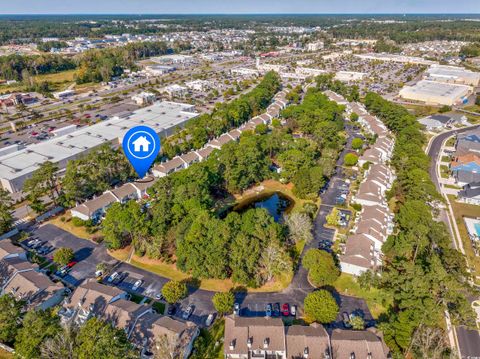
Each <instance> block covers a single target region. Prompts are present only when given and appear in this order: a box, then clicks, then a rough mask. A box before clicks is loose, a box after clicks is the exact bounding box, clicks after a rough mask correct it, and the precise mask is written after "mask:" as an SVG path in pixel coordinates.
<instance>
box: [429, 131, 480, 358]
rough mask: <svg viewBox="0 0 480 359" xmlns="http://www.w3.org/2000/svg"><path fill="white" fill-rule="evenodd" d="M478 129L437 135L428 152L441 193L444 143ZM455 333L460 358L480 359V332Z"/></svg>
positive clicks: (444, 216) (461, 328)
mask: <svg viewBox="0 0 480 359" xmlns="http://www.w3.org/2000/svg"><path fill="white" fill-rule="evenodd" d="M477 128H480V125H477V126H472V127H469V128H462V129H457V130H452V131H448V132H445V133H442V134H440V135H437V136H436V137H434V138H433V140H432V141H431V143H430V147H429V148H428V152H427V154H428V156H429V157H430V158H431V162H430V170H429V172H430V177H431V179H432V181H433V182H434V183H435V185H436V187H437V189H438V191H439V192H441V186H440V183H439V178H438V174H437V170H436V168H437V164H438V159H439V155H440V151H441V149H442V145H443V142H444V141H445V140H446V139H447V138H449V137H450V136H452V135H458V134H461V133H464V132H467V131H470V130H473V129H477ZM442 212H444V213H443V214H441V215H440V217H441V218H442V220H443V221H444V222H445V223H446V224H447V227H449V228H450V223H449V222H448V217H447V216H448V214H447V213H446V211H442ZM450 229H451V228H450ZM451 237H452V242H453V245H454V248H457V245H456V243H455V239H454V234H453V230H452V229H451ZM455 332H456V336H457V340H458V347H459V348H458V349H459V352H460V353H459V354H460V358H462V359H463V358H480V334H479V332H478V330H471V329H468V328H466V327H465V326H456V327H455Z"/></svg>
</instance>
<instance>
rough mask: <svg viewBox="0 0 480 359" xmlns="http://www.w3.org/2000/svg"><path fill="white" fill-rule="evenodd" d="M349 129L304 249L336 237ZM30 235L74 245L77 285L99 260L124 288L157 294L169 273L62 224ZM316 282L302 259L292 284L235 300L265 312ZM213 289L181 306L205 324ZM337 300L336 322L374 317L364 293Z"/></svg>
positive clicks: (244, 308)
mask: <svg viewBox="0 0 480 359" xmlns="http://www.w3.org/2000/svg"><path fill="white" fill-rule="evenodd" d="M346 130H347V132H348V133H349V139H348V142H347V145H346V146H345V149H344V150H343V152H342V153H341V155H340V157H339V159H338V162H337V171H336V174H335V175H333V176H332V178H331V180H330V184H329V186H328V189H327V190H326V191H325V192H324V193H323V194H322V195H321V198H322V205H321V206H320V209H319V211H318V214H317V217H316V218H315V221H314V222H315V223H314V240H313V241H312V242H311V243H309V244H307V245H306V246H305V249H304V253H305V251H306V250H308V249H310V248H318V247H319V246H320V244H321V242H322V241H323V242H324V241H329V242H333V239H334V230H332V229H328V228H325V227H324V224H325V223H326V216H327V214H328V213H329V212H330V211H331V208H332V206H333V205H335V199H336V198H337V197H338V196H339V194H340V189H339V187H341V186H344V185H345V182H344V180H343V172H342V167H341V166H342V164H343V157H344V156H345V154H346V153H348V152H349V151H350V147H351V146H350V145H351V140H352V136H353V134H354V132H353V129H352V128H351V127H350V126H347V127H346ZM31 230H32V236H33V237H34V238H39V239H41V240H42V241H46V242H48V243H49V244H51V245H54V246H55V247H56V248H58V247H70V248H72V249H73V250H74V251H75V255H76V259H77V260H78V262H79V263H78V264H76V265H75V266H74V267H73V269H72V271H71V272H70V273H69V274H68V275H67V276H66V277H65V278H64V280H65V281H66V282H67V283H68V284H70V285H73V286H77V285H79V284H80V283H81V282H82V281H84V280H85V279H87V278H92V277H94V273H95V270H96V265H97V264H98V263H107V264H109V265H111V266H112V268H113V269H112V271H117V272H119V273H125V274H127V277H126V278H125V279H124V280H123V281H121V282H120V283H119V284H117V286H118V287H120V288H121V289H124V290H126V291H129V292H132V293H136V294H142V295H145V296H149V297H152V298H154V297H155V296H156V295H157V294H159V293H160V292H161V289H162V287H163V285H164V284H165V283H166V282H167V281H168V279H167V278H164V277H161V276H159V275H157V274H155V273H152V272H149V271H146V270H144V269H141V268H137V267H135V266H133V265H131V264H128V263H125V262H119V261H117V260H116V259H114V258H112V257H111V256H110V255H109V254H108V252H107V250H106V248H105V247H104V246H103V245H99V244H96V243H94V242H91V241H88V240H85V239H81V238H78V237H76V236H74V235H72V234H70V233H68V232H65V231H63V230H62V229H60V228H58V227H55V226H53V225H51V224H46V225H41V226H39V227H32V229H31ZM139 279H141V280H142V281H143V284H142V286H141V287H140V288H139V289H137V290H136V291H133V289H132V286H133V284H134V283H135V282H136V281H137V280H139ZM313 290H314V288H313V287H312V286H311V285H310V284H309V282H308V279H307V271H306V270H305V268H303V266H302V265H301V264H300V266H299V268H298V269H297V270H296V272H295V275H294V278H293V280H292V283H291V284H290V285H289V287H288V288H286V289H285V290H283V291H282V292H273V293H237V295H236V300H237V302H238V303H239V304H240V306H241V313H242V315H245V316H258V315H264V313H265V305H266V304H267V303H277V302H278V303H281V304H283V303H289V304H290V305H297V307H299V308H301V307H303V300H304V298H305V296H306V295H307V294H308V293H309V292H311V291H313ZM213 294H214V292H211V291H206V290H202V289H198V288H193V287H191V288H190V295H189V296H188V297H187V298H185V299H184V300H183V301H181V303H180V307H181V308H186V307H187V306H188V305H193V306H194V307H195V310H194V313H193V315H192V317H191V318H190V319H191V320H193V321H194V322H196V323H197V324H200V325H202V324H203V323H204V322H205V319H206V317H207V316H208V314H209V313H211V312H213V311H214V308H213V305H212V301H211V299H212V296H213ZM336 297H337V300H338V303H339V305H340V312H339V315H338V317H337V321H336V322H335V323H334V324H333V325H332V327H336V326H340V325H341V322H342V317H341V316H342V313H343V312H348V313H351V312H354V311H356V312H361V313H363V314H364V317H365V320H366V322H367V323H371V324H373V318H372V316H371V313H370V311H369V309H368V307H367V305H366V302H365V301H364V300H363V299H359V298H355V297H349V296H344V295H339V294H338V293H337V294H336ZM181 313H182V310H179V311H177V315H181Z"/></svg>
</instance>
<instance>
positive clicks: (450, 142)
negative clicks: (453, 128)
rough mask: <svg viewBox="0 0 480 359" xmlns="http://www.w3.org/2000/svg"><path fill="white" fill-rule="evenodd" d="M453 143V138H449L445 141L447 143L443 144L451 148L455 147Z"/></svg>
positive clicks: (454, 139)
mask: <svg viewBox="0 0 480 359" xmlns="http://www.w3.org/2000/svg"><path fill="white" fill-rule="evenodd" d="M455 141H456V138H455V136H453V137H450V138H449V139H448V140H447V142H445V146H447V147H453V146H455Z"/></svg>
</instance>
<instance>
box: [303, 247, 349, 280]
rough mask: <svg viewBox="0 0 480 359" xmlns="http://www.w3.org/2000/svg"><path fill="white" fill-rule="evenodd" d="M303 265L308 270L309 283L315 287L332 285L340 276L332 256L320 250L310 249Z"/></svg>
mask: <svg viewBox="0 0 480 359" xmlns="http://www.w3.org/2000/svg"><path fill="white" fill-rule="evenodd" d="M302 263H303V266H304V267H305V268H306V269H307V270H308V279H309V281H310V282H311V283H312V285H314V286H315V287H322V286H324V285H332V284H333V283H334V282H335V280H336V279H337V278H338V276H339V275H340V270H339V269H338V268H337V266H336V265H335V261H334V260H333V257H332V255H331V254H330V253H328V252H326V251H323V250H320V249H313V248H312V249H309V250H308V251H307V252H306V253H305V256H304V257H303V260H302Z"/></svg>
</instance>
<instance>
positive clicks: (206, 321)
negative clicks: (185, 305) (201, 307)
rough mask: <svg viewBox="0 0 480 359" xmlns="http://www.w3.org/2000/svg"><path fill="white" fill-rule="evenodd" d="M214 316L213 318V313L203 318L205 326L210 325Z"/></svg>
mask: <svg viewBox="0 0 480 359" xmlns="http://www.w3.org/2000/svg"><path fill="white" fill-rule="evenodd" d="M214 318H215V316H214V315H213V314H209V315H208V317H207V320H205V325H206V326H207V327H209V326H210V325H212V323H213V319H214Z"/></svg>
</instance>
